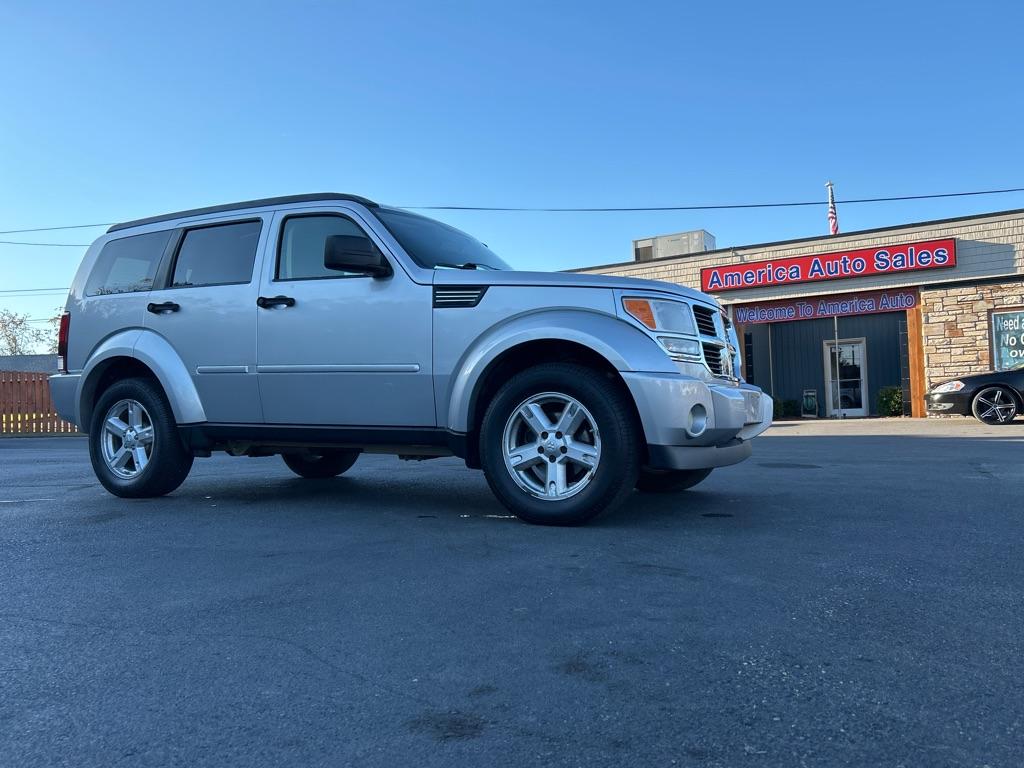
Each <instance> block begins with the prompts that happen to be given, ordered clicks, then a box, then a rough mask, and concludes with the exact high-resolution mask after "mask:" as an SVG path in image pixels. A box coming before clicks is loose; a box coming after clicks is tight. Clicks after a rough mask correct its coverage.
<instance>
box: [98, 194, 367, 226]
mask: <svg viewBox="0 0 1024 768" xmlns="http://www.w3.org/2000/svg"><path fill="white" fill-rule="evenodd" d="M321 200H347V201H348V202H352V203H361V204H362V205H365V206H366V207H368V208H376V207H378V206H377V203H375V202H373V201H372V200H367V199H366V198H365V197H359V196H358V195H345V194H341V193H339V192H313V193H310V194H305V195H284V196H283V197H264V198H261V199H259V200H245V201H243V202H240V203H226V204H225V205H211V206H209V207H207V208H192V209H190V210H187V211H175V212H174V213H164V214H161V215H159V216H149V217H147V218H145V219H135V220H133V221H123V222H121V223H120V224H114V225H113V226H111V227H110V229H108V230H107V232H117V231H119V230H122V229H130V228H131V227H141V226H143V225H145V224H157V223H159V222H161V221H173V220H174V219H184V218H188V217H190V216H202V215H203V214H207V213H225V212H227V211H242V210H245V209H247V208H267V207H269V206H272V205H286V204H287V203H315V202H319V201H321Z"/></svg>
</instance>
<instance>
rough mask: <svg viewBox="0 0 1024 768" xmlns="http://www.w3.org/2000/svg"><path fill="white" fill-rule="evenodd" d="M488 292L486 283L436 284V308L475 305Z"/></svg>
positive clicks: (456, 307) (457, 307)
mask: <svg viewBox="0 0 1024 768" xmlns="http://www.w3.org/2000/svg"><path fill="white" fill-rule="evenodd" d="M485 293H487V286H486V285H459V286H445V287H439V286H436V285H435V286H434V309H459V308H469V307H475V306H476V305H477V304H479V303H480V299H482V298H483V297H484V294H485Z"/></svg>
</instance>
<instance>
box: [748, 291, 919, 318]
mask: <svg viewBox="0 0 1024 768" xmlns="http://www.w3.org/2000/svg"><path fill="white" fill-rule="evenodd" d="M916 306H917V289H916V288H897V289H894V290H891V291H866V292H864V293H839V294H835V295H832V296H819V297H817V298H809V299H785V300H783V301H765V302H761V303H758V304H734V305H733V308H732V316H733V320H735V321H736V322H737V323H739V324H741V325H750V324H751V323H786V322H789V321H791V320H815V319H817V318H819V317H843V316H845V315H871V314H876V313H878V312H902V311H903V310H906V309H913V308H914V307H916Z"/></svg>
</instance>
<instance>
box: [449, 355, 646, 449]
mask: <svg viewBox="0 0 1024 768" xmlns="http://www.w3.org/2000/svg"><path fill="white" fill-rule="evenodd" d="M552 362H560V363H576V364H578V365H583V366H586V367H587V368H591V369H593V370H596V371H599V372H600V373H602V374H603V375H605V376H606V377H607V378H608V380H609V381H611V382H613V384H614V386H615V387H616V388H617V389H618V390H619V391H620V393H621V395H622V397H623V398H624V399H625V401H626V402H627V403H629V409H630V414H631V417H632V418H633V420H634V422H635V424H636V425H637V427H638V429H639V430H640V434H643V424H642V422H641V420H640V413H639V411H638V410H637V407H636V403H635V402H634V400H633V396H632V395H631V394H630V391H629V388H628V387H627V386H626V382H625V381H624V380H623V378H622V375H621V374H620V373H619V371H618V369H617V368H616V367H615V365H613V364H612V362H611V360H609V359H608V358H607V357H605V356H604V355H602V354H601V353H600V352H597V351H596V350H594V349H592V348H591V347H588V346H587V345H585V344H581V343H580V342H578V341H570V340H566V339H558V338H541V339H532V340H529V341H523V342H521V343H519V344H515V345H513V346H510V347H507V348H505V349H504V350H502V351H501V352H500V353H499V354H497V355H496V356H494V358H493V359H491V360H490V362H489V363H488V365H487V366H486V367H485V368H483V370H481V371H480V375H479V376H478V377H477V379H476V382H475V385H474V387H473V389H472V392H471V393H470V396H469V400H468V403H467V411H466V416H467V419H466V428H465V433H466V443H465V454H466V455H465V460H466V464H467V465H468V466H470V467H474V468H478V467H479V466H480V450H479V434H480V428H481V425H482V423H483V418H484V412H485V411H486V410H487V406H488V404H489V403H490V402H491V400H492V399H493V397H494V395H495V394H497V392H498V390H499V389H500V388H501V386H502V385H503V384H504V383H505V382H506V381H508V379H509V378H511V377H512V376H514V375H515V374H517V373H519V372H520V371H524V370H526V369H528V368H532V367H534V366H536V365H541V364H543V363H552Z"/></svg>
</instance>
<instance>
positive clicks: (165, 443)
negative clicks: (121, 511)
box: [89, 378, 195, 499]
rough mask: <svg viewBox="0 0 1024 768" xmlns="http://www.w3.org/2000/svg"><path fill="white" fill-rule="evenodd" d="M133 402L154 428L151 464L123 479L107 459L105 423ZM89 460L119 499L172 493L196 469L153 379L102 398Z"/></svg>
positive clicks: (131, 382) (116, 387) (129, 383)
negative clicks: (121, 406) (124, 403)
mask: <svg viewBox="0 0 1024 768" xmlns="http://www.w3.org/2000/svg"><path fill="white" fill-rule="evenodd" d="M126 400H131V401H135V402H137V403H139V404H141V405H142V407H143V408H144V409H145V411H146V414H147V415H148V417H149V421H150V423H151V426H152V429H153V436H152V443H151V453H150V457H149V459H148V462H147V463H146V464H145V466H144V467H143V468H142V469H141V471H138V473H137V474H136V475H135V476H134V477H131V478H125V477H119V476H118V475H116V474H115V473H114V471H113V470H112V469H111V468H110V467H109V466H108V465H107V462H106V460H105V459H104V440H106V439H107V438H106V437H105V432H104V422H105V421H106V417H107V414H108V411H109V410H110V409H111V408H112V407H113V406H114V405H115V404H117V403H119V402H122V401H126ZM89 459H90V460H91V461H92V468H93V471H94V472H95V473H96V477H97V478H98V479H99V481H100V482H101V483H102V484H103V487H104V488H106V489H107V490H108V491H110V492H111V493H112V494H114V495H115V496H121V497H123V498H130V499H137V498H149V497H153V496H163V495H164V494H167V493H170V492H171V491H173V490H174V489H175V488H177V487H178V486H179V485H181V484H182V483H183V482H184V481H185V478H186V477H188V473H189V470H191V469H192V462H193V461H194V459H195V457H194V456H193V455H192V453H191V452H189V451H188V450H186V448H185V445H184V443H182V441H181V437H180V436H179V435H178V425H177V423H176V422H175V420H174V414H173V413H172V411H171V405H170V403H168V402H167V397H166V396H165V395H164V392H163V390H162V389H161V388H160V385H159V384H158V383H157V382H156V381H154V380H153V379H147V378H136V379H123V380H122V381H118V382H115V383H114V384H112V385H111V386H110V387H108V388H107V390H106V391H105V392H104V393H103V394H102V395H100V398H99V400H98V401H97V402H96V407H95V408H94V409H93V412H92V420H91V424H90V425H89Z"/></svg>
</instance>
